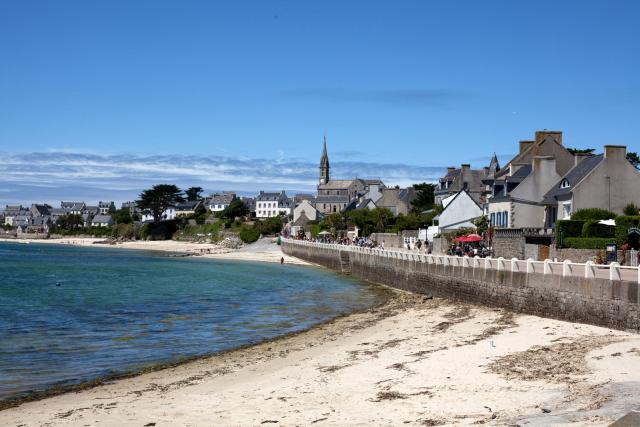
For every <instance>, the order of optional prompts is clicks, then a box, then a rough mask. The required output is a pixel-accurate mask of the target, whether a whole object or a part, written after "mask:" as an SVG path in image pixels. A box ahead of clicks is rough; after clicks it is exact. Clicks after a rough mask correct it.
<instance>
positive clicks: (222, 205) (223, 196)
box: [206, 191, 237, 212]
mask: <svg viewBox="0 0 640 427" xmlns="http://www.w3.org/2000/svg"><path fill="white" fill-rule="evenodd" d="M235 199H237V196H236V193H234V192H231V191H224V192H222V193H216V194H213V195H212V196H211V197H210V198H209V199H207V200H206V204H207V207H208V208H209V210H210V211H211V212H220V211H223V210H225V209H226V208H228V207H229V205H230V204H231V202H233V201H234V200H235Z"/></svg>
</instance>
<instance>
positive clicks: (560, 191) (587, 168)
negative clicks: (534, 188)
mask: <svg viewBox="0 0 640 427" xmlns="http://www.w3.org/2000/svg"><path fill="white" fill-rule="evenodd" d="M603 159H604V155H603V154H598V155H597V156H591V157H588V158H586V159H584V160H583V161H581V162H580V163H578V164H577V165H575V166H574V167H573V168H571V169H569V172H567V173H566V174H565V175H564V176H563V177H562V178H561V179H560V181H558V182H557V183H556V184H555V185H554V186H553V187H552V188H551V190H549V191H548V192H547V193H546V194H545V195H544V198H543V199H542V203H543V204H551V205H555V204H556V202H557V201H558V199H557V198H558V197H560V196H564V195H568V194H571V190H572V189H573V188H575V186H576V184H578V183H579V182H580V181H582V179H583V178H584V177H585V176H587V175H588V174H589V172H591V171H592V170H594V169H595V168H596V167H598V165H599V164H600V162H602V160H603ZM565 180H567V181H568V182H569V187H566V188H561V187H560V185H561V184H562V182H563V181H565Z"/></svg>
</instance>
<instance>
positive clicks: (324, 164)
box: [319, 135, 329, 184]
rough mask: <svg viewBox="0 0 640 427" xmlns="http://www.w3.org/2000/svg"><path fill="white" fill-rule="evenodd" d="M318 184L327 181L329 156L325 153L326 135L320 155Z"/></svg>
mask: <svg viewBox="0 0 640 427" xmlns="http://www.w3.org/2000/svg"><path fill="white" fill-rule="evenodd" d="M319 182H320V184H326V183H327V182H329V156H328V155H327V137H326V135H325V137H324V143H323V144H322V156H321V157H320V180H319Z"/></svg>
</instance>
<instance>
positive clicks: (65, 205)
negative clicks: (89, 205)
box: [60, 201, 86, 215]
mask: <svg viewBox="0 0 640 427" xmlns="http://www.w3.org/2000/svg"><path fill="white" fill-rule="evenodd" d="M60 208H61V209H64V210H65V211H66V212H67V213H68V214H72V215H82V212H84V210H85V208H86V205H85V203H84V202H64V201H63V202H60Z"/></svg>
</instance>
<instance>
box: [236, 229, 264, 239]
mask: <svg viewBox="0 0 640 427" xmlns="http://www.w3.org/2000/svg"><path fill="white" fill-rule="evenodd" d="M259 238H260V231H259V230H258V229H256V228H255V227H244V228H243V229H242V230H240V240H242V241H243V242H244V243H253V242H255V241H256V240H258V239H259Z"/></svg>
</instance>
